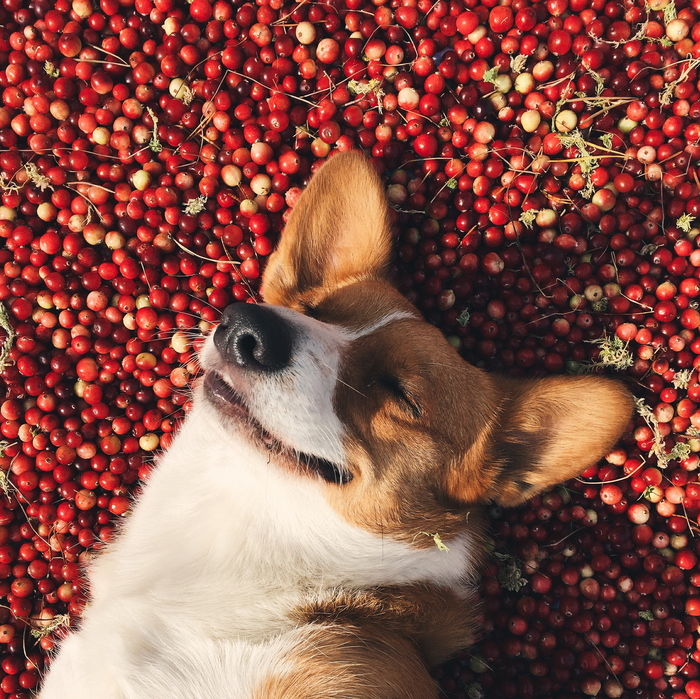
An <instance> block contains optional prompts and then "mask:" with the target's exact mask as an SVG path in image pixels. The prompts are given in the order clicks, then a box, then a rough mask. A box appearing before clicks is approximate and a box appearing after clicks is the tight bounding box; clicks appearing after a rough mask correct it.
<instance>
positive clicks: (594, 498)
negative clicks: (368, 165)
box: [0, 0, 700, 699]
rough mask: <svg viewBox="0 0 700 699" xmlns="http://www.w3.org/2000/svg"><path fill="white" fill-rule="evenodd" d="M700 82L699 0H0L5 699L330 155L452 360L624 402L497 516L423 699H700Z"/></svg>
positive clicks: (69, 603)
mask: <svg viewBox="0 0 700 699" xmlns="http://www.w3.org/2000/svg"><path fill="white" fill-rule="evenodd" d="M699 67H700V0H691V1H688V0H677V2H674V0H670V1H669V0H651V2H648V3H645V2H643V1H642V0H620V1H618V0H544V1H541V2H537V1H531V0H435V1H433V0H373V1H369V0H327V1H325V2H323V1H321V2H319V1H317V0H300V1H299V2H293V1H292V0H259V1H258V2H257V3H255V4H254V3H252V2H244V1H243V0H234V1H233V2H231V1H229V0H215V2H213V3H210V2H209V0H193V1H192V2H191V3H190V4H187V3H186V2H184V1H182V0H72V1H71V0H51V1H49V0H2V3H1V5H0V237H1V238H2V243H3V244H2V246H1V249H0V265H1V267H0V301H1V302H2V307H1V312H0V327H1V328H2V329H1V330H0V345H1V349H0V390H1V392H0V396H1V400H2V402H1V403H0V419H1V420H0V433H1V434H0V487H1V489H2V492H1V493H0V699H25V698H28V697H30V696H31V693H32V690H33V689H34V688H35V687H36V686H37V685H38V682H39V680H40V676H41V673H42V669H43V667H44V664H45V658H46V654H47V652H50V651H51V649H52V648H53V647H54V644H55V641H56V638H57V637H60V635H61V634H62V633H64V632H65V630H66V628H67V626H68V624H69V623H70V621H71V619H76V618H78V617H79V615H80V611H81V609H82V607H83V605H84V603H85V595H86V590H85V589H84V586H83V585H82V583H81V578H80V570H81V564H82V563H84V562H85V561H86V560H87V559H88V557H89V556H91V555H93V553H94V552H96V551H98V550H99V548H100V547H101V546H103V545H104V543H105V542H107V541H109V539H110V538H111V537H112V536H113V534H114V531H115V526H116V525H117V523H118V520H119V518H121V517H123V516H125V515H127V514H128V510H129V507H130V505H131V502H132V498H133V496H134V495H135V494H137V492H138V489H139V487H140V486H141V484H142V483H143V482H145V481H146V480H147V479H148V475H149V473H150V471H151V469H152V464H153V457H154V454H156V453H157V452H158V450H160V449H162V448H165V447H167V446H168V444H169V443H170V441H171V439H172V435H173V431H174V430H175V429H176V427H177V424H178V421H180V420H181V419H182V418H183V416H184V415H185V414H186V412H187V410H188V408H189V406H190V398H189V393H188V390H187V388H188V386H189V385H190V384H191V382H192V381H193V380H195V378H196V376H197V372H198V367H197V362H196V346H197V342H198V341H199V340H200V338H201V336H202V334H203V333H205V332H206V331H208V330H209V328H210V327H211V325H212V324H213V323H215V322H216V320H217V318H218V317H219V315H220V312H221V310H222V309H223V308H225V307H226V306H227V305H228V304H230V303H232V302H234V301H241V302H243V301H246V300H249V299H254V298H255V295H256V290H257V288H258V285H259V280H260V274H261V270H262V269H264V264H265V260H266V258H267V256H268V255H269V254H270V252H271V251H272V250H273V249H274V245H275V241H276V238H277V236H278V234H279V232H280V230H281V229H282V227H283V225H284V220H285V217H286V215H287V212H288V211H289V210H290V208H291V207H292V206H293V205H294V203H295V201H296V199H297V198H298V196H299V194H300V192H301V191H302V189H303V187H304V185H305V184H306V183H307V182H308V179H309V177H310V175H311V173H312V172H313V171H314V170H315V168H317V167H318V165H319V164H320V163H321V162H323V160H324V159H325V158H326V157H327V156H329V154H331V152H332V151H338V150H341V151H342V150H349V149H361V150H363V151H364V152H365V153H366V154H367V156H368V157H370V158H371V159H372V162H373V164H374V165H375V166H376V168H377V170H378V171H379V172H380V173H381V175H382V176H383V177H384V178H385V181H386V184H387V188H388V189H387V191H388V196H389V200H390V202H391V205H392V209H393V216H394V222H395V225H396V235H397V245H396V251H397V254H396V269H395V272H396V279H397V281H398V284H399V286H400V288H401V290H402V291H403V293H405V294H406V296H407V297H408V298H409V299H411V300H412V301H413V302H415V303H416V304H417V305H418V307H419V308H420V309H421V310H422V311H423V312H424V314H425V315H426V317H427V318H428V320H430V321H431V322H433V323H435V324H436V325H437V326H438V327H440V328H441V329H442V330H443V331H444V332H445V333H446V334H447V336H448V337H449V338H450V340H451V342H453V344H454V345H455V346H456V347H457V348H458V349H459V350H460V351H461V352H462V354H463V355H464V356H465V357H466V358H467V359H469V360H470V361H472V362H473V363H476V364H478V365H479V366H483V367H484V368H487V369H489V370H494V371H502V372H507V373H511V374H517V375H520V374H523V375H533V374H534V375H536V374H546V373H549V372H556V373H561V372H565V371H569V372H574V373H576V372H582V371H596V372H607V373H610V374H615V375H617V376H619V377H622V378H625V379H626V380H627V381H628V382H629V385H630V386H631V387H632V389H633V391H634V392H635V395H636V396H637V398H638V400H637V412H636V414H635V418H634V423H633V424H630V429H629V430H628V432H627V433H626V434H625V435H624V436H623V438H622V440H621V442H620V445H619V447H618V448H616V449H615V450H614V451H613V452H612V453H611V454H609V455H608V456H607V458H606V459H605V460H603V461H602V462H601V463H599V464H596V465H593V466H591V467H590V468H589V469H588V470H587V471H586V472H585V474H583V476H582V477H581V478H579V479H576V480H574V481H571V482H569V483H567V484H566V486H564V487H560V488H556V489H554V490H552V491H551V492H548V493H545V494H543V495H542V496H541V497H538V498H535V499H534V500H533V501H531V502H530V503H528V505H526V506H524V507H522V508H519V509H517V510H512V511H503V512H502V511H499V510H497V509H495V508H492V509H491V510H490V516H491V519H492V524H493V552H494V556H493V562H492V563H491V564H490V565H489V567H488V569H487V571H486V577H485V580H484V585H483V616H484V625H485V635H484V638H483V640H482V641H481V642H480V643H479V644H478V645H477V647H475V648H474V649H472V650H471V651H470V652H466V653H464V654H463V655H462V656H460V657H459V658H457V659H456V660H454V661H452V662H450V663H448V664H447V665H445V666H444V667H442V668H439V669H438V670H437V671H436V677H437V679H438V681H439V682H440V684H441V686H442V688H443V690H444V692H445V695H446V696H448V697H452V698H453V699H463V698H465V697H468V698H469V699H481V698H482V697H483V698H494V699H495V698H500V697H503V698H511V697H512V698H515V697H517V698H518V699H530V698H534V697H553V698H556V699H569V698H571V699H573V698H574V697H581V696H600V697H609V698H610V699H617V698H618V697H622V698H623V699H657V698H659V699H660V698H661V697H672V698H673V699H686V698H689V699H698V698H700V643H699V642H698V639H699V638H700V637H699V636H698V621H697V620H698V617H699V616H700V569H699V568H698V554H700V528H699V526H698V524H697V518H698V513H699V511H700V479H699V478H698V466H699V465H700V458H699V453H700V410H699V409H698V403H699V402H700V383H699V380H698V373H697V370H696V367H698V366H700V359H699V358H698V357H700V333H699V332H698V328H699V327H700V248H699V247H698V244H697V243H696V237H697V236H698V233H700V229H699V228H698V226H699V225H700V179H699V176H698V172H699V163H700V74H699V72H698V68H699ZM591 409H592V410H598V411H600V414H601V419H602V420H604V419H605V409H606V407H605V406H604V405H601V406H591ZM571 437H572V439H575V438H576V435H571ZM436 543H437V544H439V543H440V542H439V541H436ZM186 602H187V600H183V603H186Z"/></svg>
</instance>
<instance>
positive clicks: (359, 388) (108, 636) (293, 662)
mask: <svg viewBox="0 0 700 699" xmlns="http://www.w3.org/2000/svg"><path fill="white" fill-rule="evenodd" d="M391 248H392V233H391V229H390V218H389V213H388V207H387V203H386V199H385V194H384V190H383V187H382V184H381V180H380V178H379V177H378V175H377V174H376V172H375V170H374V169H373V167H372V166H371V165H370V164H369V163H368V161H367V160H366V159H365V158H364V157H363V156H362V155H361V154H358V153H353V152H349V153H341V154H337V155H335V156H333V157H331V158H330V159H329V160H328V162H327V163H325V164H324V165H323V166H322V167H320V168H319V170H318V171H317V173H316V174H314V175H313V176H312V178H311V181H310V183H309V185H308V187H307V188H306V189H305V191H304V192H303V193H302V195H301V196H300V198H299V199H298V201H297V204H296V205H295V206H294V208H293V209H292V211H291V215H290V217H289V219H288V222H287V225H286V227H285V230H284V232H283V234H282V236H281V240H280V243H279V246H278V248H277V250H276V251H275V252H274V253H273V254H272V255H271V257H270V260H269V264H268V265H267V268H266V271H265V273H264V276H263V281H262V287H261V296H262V298H263V299H264V303H262V304H251V303H248V304H244V303H240V304H234V305H232V306H229V307H228V308H226V309H225V311H224V313H223V315H222V318H221V321H220V324H219V325H218V327H217V328H216V330H215V331H214V332H213V333H211V334H210V335H209V336H208V337H207V339H206V341H205V343H204V345H203V348H202V350H201V353H200V363H201V367H202V369H203V379H202V380H201V382H200V383H199V385H198V386H196V388H195V396H194V407H193V409H192V411H191V412H190V414H189V415H188V416H187V418H186V419H185V421H184V423H183V425H182V427H181V429H180V431H179V433H178V434H177V436H176V437H175V439H174V441H173V443H172V445H171V446H170V448H169V449H168V450H167V451H166V453H164V454H163V455H162V456H161V457H160V458H159V460H158V464H157V467H156V468H155V470H154V472H153V474H152V476H151V478H150V479H149V481H148V483H147V484H146V486H145V487H144V489H143V493H142V494H141V496H140V497H139V498H138V500H137V502H136V504H135V506H134V509H133V513H132V514H131V515H130V516H129V517H128V518H127V519H126V521H125V522H124V524H123V527H122V529H121V532H120V534H119V536H118V537H117V538H116V539H115V541H114V542H113V543H112V544H110V545H109V546H108V547H107V549H106V551H105V552H104V553H102V554H100V555H99V556H97V557H96V559H95V560H94V562H93V564H92V565H91V569H90V570H89V572H88V578H89V585H90V603H89V605H88V607H87V608H86V610H85V613H84V616H83V618H82V620H81V621H80V623H79V627H78V629H77V630H76V631H73V632H71V633H69V634H68V636H67V637H66V638H65V640H64V641H62V643H61V644H60V647H59V650H58V652H57V655H56V657H54V658H53V659H52V662H51V664H50V669H49V671H48V673H47V676H46V679H45V681H44V684H43V688H42V689H41V692H40V697H41V699H166V698H167V699H307V698H308V699H312V698H313V699H332V698H337V699H341V698H342V699H394V698H395V699H399V698H400V699H430V698H431V697H432V698H435V697H438V694H439V692H438V688H437V685H436V683H435V682H434V681H433V679H432V678H431V676H430V674H429V669H430V668H431V667H432V666H434V665H436V664H439V663H441V662H443V661H445V660H446V659H447V658H449V657H450V656H451V655H453V654H454V653H455V652H457V651H459V650H460V649H463V648H466V647H468V646H469V645H470V644H471V643H473V641H474V640H475V638H476V636H477V634H478V622H477V620H478V616H479V610H478V603H477V601H476V593H475V590H476V589H477V586H478V579H479V569H480V566H481V564H482V561H484V558H485V551H484V538H485V537H484V534H485V532H484V529H485V522H484V519H485V518H484V515H483V509H484V505H485V504H486V503H488V502H495V503H497V504H499V505H501V506H513V505H518V504H520V503H523V502H525V501H526V500H527V499H528V498H530V497H532V496H534V495H535V494H537V493H539V492H541V491H542V490H544V489H546V488H548V487H550V486H552V485H553V484H555V483H558V482H560V481H563V480H565V479H568V478H570V477H573V476H576V475H578V474H579V473H581V472H582V471H583V470H584V468H586V467H587V466H588V465H590V464H591V463H593V462H594V461H596V460H597V459H599V458H600V457H601V456H603V455H604V454H605V453H607V452H608V451H609V450H610V448H611V447H612V446H613V444H614V443H615V441H616V440H617V438H618V437H619V435H620V434H621V432H622V431H623V429H624V427H625V425H626V424H627V422H628V419H629V417H630V414H631V409H632V408H631V406H632V402H631V397H630V395H629V393H628V392H627V390H626V389H625V388H624V387H623V386H622V384H621V383H618V382H616V381H612V380H608V379H606V378H603V377H596V376H583V377H560V376H552V377H547V378H542V379H538V380H522V379H514V378H506V377H502V376H494V375H491V374H488V373H486V372H484V371H482V370H480V369H478V368H476V367H474V366H472V365H470V364H468V363H467V362H466V361H464V360H463V359H462V358H461V357H460V356H459V355H458V353H457V352H456V351H455V349H454V348H453V347H452V346H451V345H450V344H449V343H448V342H447V340H446V339H445V338H444V337H443V336H442V334H441V333H440V332H439V330H438V329H436V328H435V327H433V326H431V325H430V324H428V323H427V322H426V321H425V320H424V319H423V318H422V317H421V315H420V313H419V312H418V311H417V310H416V308H414V307H413V306H412V305H411V304H410V303H409V302H408V301H407V300H406V299H405V298H404V297H403V296H402V295H401V294H400V293H399V292H398V291H397V290H396V289H395V288H394V287H393V286H392V284H391V282H390V281H389V279H388V269H389V267H390V261H391V254H392V253H391Z"/></svg>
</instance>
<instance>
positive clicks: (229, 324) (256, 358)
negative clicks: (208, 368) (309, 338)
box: [214, 303, 294, 372]
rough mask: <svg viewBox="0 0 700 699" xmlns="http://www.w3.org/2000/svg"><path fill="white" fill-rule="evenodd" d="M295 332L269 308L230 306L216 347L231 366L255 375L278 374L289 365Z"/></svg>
mask: <svg viewBox="0 0 700 699" xmlns="http://www.w3.org/2000/svg"><path fill="white" fill-rule="evenodd" d="M293 344H294V328H293V327H292V326H291V325H290V323H289V322H288V321H287V320H285V319H284V318H281V317H280V316H279V315H277V313H275V312H274V311H273V310H272V309H271V308H270V307H269V306H264V305H257V304H253V303H235V304H232V305H231V306H227V307H226V309H225V310H224V312H223V315H222V316H221V322H220V323H219V326H218V327H217V329H216V331H215V332H214V346H215V347H216V349H217V350H218V351H219V353H220V354H221V357H222V358H223V359H224V360H225V361H226V362H228V363H232V364H235V365H236V366H239V367H241V368H243V369H252V370H253V371H264V372H271V371H279V370H281V369H284V368H285V367H287V366H288V365H289V361H290V359H291V356H292V347H293Z"/></svg>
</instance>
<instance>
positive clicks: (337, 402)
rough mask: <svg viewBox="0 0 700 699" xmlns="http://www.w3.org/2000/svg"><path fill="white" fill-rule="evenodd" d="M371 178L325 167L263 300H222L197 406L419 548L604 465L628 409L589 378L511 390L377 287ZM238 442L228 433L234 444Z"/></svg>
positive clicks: (333, 162)
mask: <svg viewBox="0 0 700 699" xmlns="http://www.w3.org/2000/svg"><path fill="white" fill-rule="evenodd" d="M390 256H391V233H390V227H389V216H388V210H387V205H386V202H385V196H384V191H383V188H382V186H381V182H380V179H379V177H378V176H377V175H376V173H375V172H374V170H373V169H372V168H371V166H370V165H369V164H368V163H367V161H366V160H365V159H364V158H363V157H362V156H361V155H359V154H356V153H345V154H339V155H336V156H335V157H333V158H331V159H330V160H329V161H328V163H327V164H324V165H323V166H322V167H321V168H320V170H319V171H318V173H317V174H315V175H314V176H313V178H312V179H311V182H310V184H309V186H308V187H307V189H306V190H305V191H304V193H303V194H302V196H301V197H300V199H299V201H298V203H297V204H296V206H295V207H294V209H293V211H292V213H291V216H290V218H289V222H288V224H287V226H286V228H285V230H284V233H283V235H282V239H281V241H280V245H279V247H278V249H277V251H276V252H275V253H274V254H273V255H272V257H271V258H270V261H269V264H268V266H267V269H266V271H265V274H264V277H263V286H262V296H263V298H264V300H265V303H264V304H259V305H256V304H236V305H233V306H229V307H228V308H227V309H226V310H225V312H224V314H223V317H222V319H221V324H220V325H219V326H218V328H217V329H216V331H215V332H214V333H213V334H212V335H211V336H210V337H209V338H208V340H207V343H206V345H205V348H204V351H203V353H202V364H203V367H204V369H205V372H206V375H205V379H204V393H205V396H206V399H207V400H208V401H209V402H210V403H211V404H212V405H214V406H215V407H216V408H217V411H218V413H219V414H220V416H221V417H222V419H224V420H225V421H227V422H228V423H230V425H231V430H232V431H235V432H236V434H237V435H239V433H240V432H241V431H243V432H244V433H245V438H246V439H248V440H250V442H252V443H253V444H254V445H256V446H257V447H258V448H259V449H260V450H263V451H265V452H269V454H270V459H271V461H272V462H273V463H274V465H275V467H276V468H280V469H285V470H287V471H289V472H291V473H293V474H295V477H296V478H299V479H307V480H310V481H313V482H314V483H315V484H316V487H318V488H319V489H320V490H322V491H323V494H324V496H325V498H326V499H327V501H328V502H329V503H330V504H331V506H332V507H333V508H334V509H335V510H336V511H337V512H338V513H339V514H340V515H341V516H342V517H344V518H345V519H347V520H348V521H350V522H352V523H354V524H357V525H358V526H360V527H362V528H363V529H366V530H369V531H374V532H381V533H383V534H387V535H391V536H394V537H396V538H399V539H403V540H406V541H410V542H415V545H416V546H419V545H432V542H429V541H427V539H426V537H418V538H416V532H421V531H422V532H440V533H441V535H442V536H444V537H446V538H449V537H450V536H451V535H453V534H456V533H457V531H458V529H459V528H461V527H463V525H464V511H465V510H468V509H469V508H472V507H474V506H477V505H479V504H483V503H486V502H488V501H490V500H492V501H495V502H497V503H500V504H502V505H505V506H510V505H516V504H518V503H521V502H523V501H525V500H527V499H528V498H530V497H531V496H533V495H535V494H536V493H538V492H540V491H542V490H543V489H545V488H547V487H548V486H551V485H553V484H555V483H558V482H560V481H563V480H565V479H567V478H570V477H572V476H575V475H578V474H579V473H581V471H583V469H584V468H585V467H586V466H588V465H590V464H591V463H593V462H594V461H595V460H597V459H598V458H600V457H601V456H602V455H604V454H605V453H606V452H607V451H608V450H609V449H610V448H611V447H612V445H613V443H614V442H615V440H616V439H617V438H618V437H619V435H620V433H621V432H622V430H623V428H624V426H625V424H626V423H627V421H628V419H629V416H630V413H631V399H630V396H629V394H628V393H627V392H626V390H625V389H624V388H623V387H622V385H621V384H619V383H617V382H614V381H609V380H607V379H604V378H598V377H590V376H588V377H550V378H545V379H540V380H532V381H526V380H513V379H506V378H504V377H498V376H494V375H490V374H487V373H485V372H483V371H481V370H480V369H477V368H475V367H473V366H471V365H470V364H468V363H467V362H466V361H464V360H463V359H462V358H461V357H460V356H459V355H458V353H457V352H456V351H455V350H454V349H453V347H452V346H451V345H450V344H449V343H448V342H447V341H446V340H445V338H444V337H443V336H442V334H441V333H440V332H439V331H438V330H437V329H436V328H434V327H432V326H431V325H429V324H428V323H426V322H425V321H424V320H423V319H422V317H421V315H420V313H419V312H418V311H417V310H416V309H415V308H414V307H413V306H412V305H411V304H410V303H409V302H408V301H407V300H406V299H404V298H403V297H402V296H401V294H399V293H398V292H397V291H396V289H395V288H394V287H393V286H392V285H391V283H390V282H389V281H388V280H387V268H388V265H389V261H390ZM239 438H240V437H239Z"/></svg>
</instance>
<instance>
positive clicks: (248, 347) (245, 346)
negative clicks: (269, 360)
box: [234, 334, 261, 366]
mask: <svg viewBox="0 0 700 699" xmlns="http://www.w3.org/2000/svg"><path fill="white" fill-rule="evenodd" d="M234 342H235V343H236V350H235V351H236V355H237V360H238V361H237V364H239V365H240V366H247V365H249V364H253V363H255V362H257V361H258V359H259V356H260V355H261V352H260V348H259V347H258V341H257V340H256V339H255V337H253V335H246V334H241V335H239V336H238V337H236V338H234ZM256 349H257V350H258V351H257V352H256V351H255V350H256Z"/></svg>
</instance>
